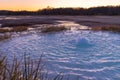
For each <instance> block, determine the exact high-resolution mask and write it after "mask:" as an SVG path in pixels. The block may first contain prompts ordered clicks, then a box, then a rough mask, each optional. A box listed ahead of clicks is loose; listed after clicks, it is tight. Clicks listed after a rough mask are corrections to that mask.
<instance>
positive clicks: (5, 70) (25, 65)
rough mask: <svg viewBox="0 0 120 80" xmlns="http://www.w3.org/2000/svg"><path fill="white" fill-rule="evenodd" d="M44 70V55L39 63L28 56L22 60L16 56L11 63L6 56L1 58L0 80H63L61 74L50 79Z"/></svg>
mask: <svg viewBox="0 0 120 80" xmlns="http://www.w3.org/2000/svg"><path fill="white" fill-rule="evenodd" d="M43 70H44V64H42V55H41V56H40V58H39V60H38V61H34V60H32V59H31V58H30V57H29V56H27V55H26V54H25V55H24V56H23V59H21V60H18V59H17V57H16V56H14V59H13V60H12V61H11V62H10V63H9V62H8V60H7V57H6V56H5V57H3V56H0V80H63V75H61V73H60V74H58V75H57V76H55V77H54V78H53V79H49V78H48V73H47V74H45V73H43Z"/></svg>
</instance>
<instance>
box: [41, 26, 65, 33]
mask: <svg viewBox="0 0 120 80" xmlns="http://www.w3.org/2000/svg"><path fill="white" fill-rule="evenodd" d="M63 30H67V28H66V27H65V26H59V27H58V26H47V27H45V28H42V29H41V32H43V33H47V32H58V31H63Z"/></svg>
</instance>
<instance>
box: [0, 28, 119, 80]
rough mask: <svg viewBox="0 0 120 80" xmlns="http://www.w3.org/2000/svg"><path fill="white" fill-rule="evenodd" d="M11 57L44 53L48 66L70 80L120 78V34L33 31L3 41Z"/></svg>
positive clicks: (1, 47) (1, 48) (1, 44)
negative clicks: (67, 76)
mask: <svg viewBox="0 0 120 80" xmlns="http://www.w3.org/2000/svg"><path fill="white" fill-rule="evenodd" d="M0 51H1V52H2V53H5V54H8V57H9V59H12V58H13V55H14V54H16V56H17V57H18V58H20V57H21V56H22V55H23V54H24V53H29V54H30V56H31V57H32V58H33V59H37V58H38V57H39V56H40V55H41V54H43V55H44V56H43V60H44V62H45V64H46V65H45V69H46V70H48V72H49V74H51V75H54V74H56V73H59V72H62V73H63V74H64V75H65V76H66V75H69V76H70V80H77V79H78V78H79V79H80V80H120V34H119V33H112V32H102V31H99V32H93V31H83V30H81V31H73V30H72V31H71V30H69V31H63V32H56V33H44V34H42V33H32V34H27V35H23V36H18V37H13V38H11V39H9V40H5V41H1V42H0Z"/></svg>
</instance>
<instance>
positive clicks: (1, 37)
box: [0, 34, 11, 41]
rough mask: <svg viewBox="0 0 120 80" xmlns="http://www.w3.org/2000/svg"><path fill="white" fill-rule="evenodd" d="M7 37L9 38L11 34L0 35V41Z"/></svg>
mask: <svg viewBox="0 0 120 80" xmlns="http://www.w3.org/2000/svg"><path fill="white" fill-rule="evenodd" d="M9 38H11V35H7V34H4V35H0V41H2V40H6V39H9Z"/></svg>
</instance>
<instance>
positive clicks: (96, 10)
mask: <svg viewBox="0 0 120 80" xmlns="http://www.w3.org/2000/svg"><path fill="white" fill-rule="evenodd" d="M0 15H120V6H101V7H91V8H45V9H42V10H38V11H7V10H1V11H0Z"/></svg>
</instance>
